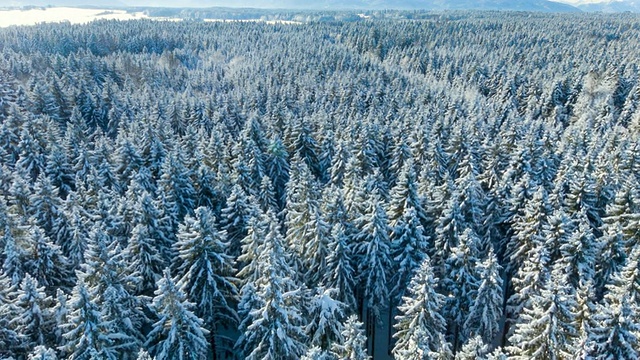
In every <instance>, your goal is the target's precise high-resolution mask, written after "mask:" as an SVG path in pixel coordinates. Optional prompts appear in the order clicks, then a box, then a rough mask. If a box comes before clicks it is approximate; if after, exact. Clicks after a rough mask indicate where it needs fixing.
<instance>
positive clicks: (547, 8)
mask: <svg viewBox="0 0 640 360" xmlns="http://www.w3.org/2000/svg"><path fill="white" fill-rule="evenodd" d="M124 1H125V2H127V3H128V4H129V5H133V6H145V5H151V6H167V7H207V6H226V7H229V6H232V7H256V8H287V9H316V10H329V9H340V10H342V9H368V10H372V9H398V10H466V9H469V10H510V11H543V12H575V11H579V10H578V9H576V8H575V7H573V6H571V5H567V4H562V3H558V2H553V1H548V0H518V1H514V0H318V1H313V2H309V1H300V0H243V1H228V0H227V1H225V0H182V1H175V0H124Z"/></svg>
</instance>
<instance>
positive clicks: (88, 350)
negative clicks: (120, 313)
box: [61, 278, 119, 360]
mask: <svg viewBox="0 0 640 360" xmlns="http://www.w3.org/2000/svg"><path fill="white" fill-rule="evenodd" d="M69 303H70V304H69V306H70V309H71V313H70V314H69V317H68V319H67V323H66V324H63V325H62V327H63V329H65V331H66V332H65V334H64V338H65V340H66V342H65V345H64V346H63V347H62V349H61V350H62V352H63V353H64V354H65V356H66V357H67V358H69V359H74V360H75V359H93V358H96V357H99V358H103V359H114V360H115V359H118V358H119V356H118V352H117V349H114V348H113V347H112V345H113V343H114V339H116V338H117V337H118V334H117V333H113V332H112V331H111V328H110V326H109V323H108V322H104V321H103V320H102V315H101V313H100V309H99V307H98V305H97V304H96V303H95V302H94V301H93V296H92V295H91V294H90V293H89V291H88V289H87V286H86V284H85V283H84V280H82V279H81V278H80V279H78V282H77V283H76V286H75V287H74V288H73V291H72V293H71V298H70V299H69Z"/></svg>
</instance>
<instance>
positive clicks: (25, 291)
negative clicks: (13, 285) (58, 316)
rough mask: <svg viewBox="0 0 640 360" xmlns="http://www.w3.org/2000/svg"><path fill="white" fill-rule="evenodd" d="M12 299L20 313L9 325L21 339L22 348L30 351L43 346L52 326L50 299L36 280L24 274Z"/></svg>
mask: <svg viewBox="0 0 640 360" xmlns="http://www.w3.org/2000/svg"><path fill="white" fill-rule="evenodd" d="M14 298H15V302H14V304H15V306H16V307H17V309H19V312H20V313H19V314H18V316H17V317H16V318H15V319H13V320H12V321H11V322H10V325H12V324H13V325H15V329H16V332H17V333H18V334H19V335H20V336H21V338H22V344H23V345H22V346H23V347H24V348H25V349H32V348H34V347H36V346H39V345H45V344H46V340H47V334H48V333H49V332H50V331H51V330H52V329H53V324H52V319H51V313H50V310H51V305H52V301H51V300H52V299H51V297H49V296H47V295H46V294H45V292H44V286H39V284H38V281H37V280H36V279H34V278H33V277H31V276H30V275H29V274H25V277H24V279H22V283H21V284H20V289H19V290H18V291H16V294H15V295H14Z"/></svg>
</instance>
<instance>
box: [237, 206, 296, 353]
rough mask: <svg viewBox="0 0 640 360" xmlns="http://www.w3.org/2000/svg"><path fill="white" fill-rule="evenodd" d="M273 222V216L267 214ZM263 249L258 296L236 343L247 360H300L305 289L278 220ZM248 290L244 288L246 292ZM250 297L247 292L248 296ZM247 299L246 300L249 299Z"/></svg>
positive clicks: (261, 250)
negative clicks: (302, 307)
mask: <svg viewBox="0 0 640 360" xmlns="http://www.w3.org/2000/svg"><path fill="white" fill-rule="evenodd" d="M267 217H269V218H271V219H273V218H274V216H273V214H271V215H267ZM268 226H269V227H268V232H267V234H266V237H265V238H264V243H263V244H262V245H261V246H260V247H259V253H258V257H257V258H256V260H255V261H257V262H258V269H257V272H258V274H259V277H258V278H256V279H255V280H254V283H255V289H256V290H255V295H254V296H253V299H252V300H251V301H245V303H244V304H245V305H244V306H247V305H248V304H252V305H254V306H256V307H255V308H252V309H251V310H249V311H248V313H247V316H248V318H247V319H244V320H243V323H244V324H246V328H244V329H243V330H244V333H243V334H241V335H240V338H239V339H238V341H237V342H236V347H237V348H240V349H242V350H243V352H244V355H245V357H246V358H247V359H274V360H275V359H297V358H299V357H300V356H302V355H303V354H304V353H305V351H306V346H305V345H304V342H303V341H304V338H305V335H304V330H303V329H302V317H301V309H300V301H301V290H300V286H299V285H298V284H296V283H295V281H294V279H295V275H296V274H295V272H294V270H293V269H292V268H291V267H290V265H289V264H288V262H287V260H288V255H287V253H286V252H285V250H284V246H283V239H282V235H281V234H280V229H279V226H278V222H277V221H271V222H269V225H268ZM243 290H244V289H243ZM245 294H246V293H245ZM245 299H246V297H245V298H243V300H245Z"/></svg>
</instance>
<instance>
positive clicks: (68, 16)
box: [0, 7, 301, 27]
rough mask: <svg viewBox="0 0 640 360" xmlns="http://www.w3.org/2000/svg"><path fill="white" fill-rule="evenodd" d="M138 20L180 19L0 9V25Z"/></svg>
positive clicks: (109, 12) (116, 12) (108, 12)
mask: <svg viewBox="0 0 640 360" xmlns="http://www.w3.org/2000/svg"><path fill="white" fill-rule="evenodd" d="M100 19H106V20H136V19H153V20H165V21H180V20H181V19H178V18H163V17H149V16H148V15H146V14H145V13H143V12H136V13H129V12H126V11H125V10H105V9H80V8H70V7H59V8H38V9H31V10H0V27H8V26H12V25H35V24H38V23H45V22H66V21H68V22H70V23H72V24H86V23H88V22H90V21H94V20H100ZM204 21H211V22H217V21H242V22H265V23H267V24H301V22H299V21H287V20H262V19H252V20H223V19H204Z"/></svg>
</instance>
